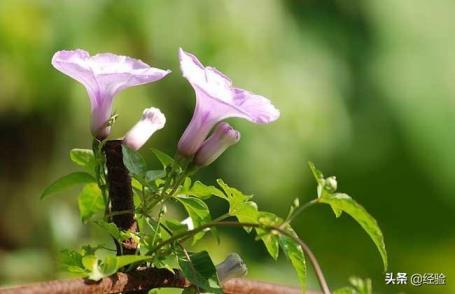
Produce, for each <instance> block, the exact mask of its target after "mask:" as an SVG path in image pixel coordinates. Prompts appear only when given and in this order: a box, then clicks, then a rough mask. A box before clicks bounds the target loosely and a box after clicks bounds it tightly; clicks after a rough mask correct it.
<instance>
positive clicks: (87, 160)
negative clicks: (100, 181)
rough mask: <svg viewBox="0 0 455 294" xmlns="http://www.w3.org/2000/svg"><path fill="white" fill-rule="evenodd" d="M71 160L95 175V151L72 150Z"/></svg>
mask: <svg viewBox="0 0 455 294" xmlns="http://www.w3.org/2000/svg"><path fill="white" fill-rule="evenodd" d="M70 158H71V160H72V161H73V162H74V163H75V164H77V165H79V166H82V167H84V168H86V169H87V170H88V171H89V172H91V173H93V172H94V171H95V165H96V160H95V155H94V154H93V150H91V149H78V148H76V149H72V150H71V151H70Z"/></svg>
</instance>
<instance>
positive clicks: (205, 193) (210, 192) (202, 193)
mask: <svg viewBox="0 0 455 294" xmlns="http://www.w3.org/2000/svg"><path fill="white" fill-rule="evenodd" d="M185 184H187V183H184V185H183V187H182V190H181V191H180V193H181V194H185V195H191V196H195V197H198V198H201V199H204V200H205V199H208V198H210V197H212V196H217V197H220V198H223V199H226V196H225V195H224V193H223V192H222V191H221V190H220V189H218V188H216V187H215V186H207V185H206V184H204V183H202V182H200V181H196V182H194V184H193V185H192V186H191V187H189V186H186V185H185ZM190 184H191V182H190ZM187 185H188V184H187Z"/></svg>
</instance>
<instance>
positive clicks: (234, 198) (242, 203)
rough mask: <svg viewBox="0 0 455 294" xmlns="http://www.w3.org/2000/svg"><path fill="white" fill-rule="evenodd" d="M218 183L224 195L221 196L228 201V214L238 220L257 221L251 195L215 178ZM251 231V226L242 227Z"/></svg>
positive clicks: (254, 204)
mask: <svg viewBox="0 0 455 294" xmlns="http://www.w3.org/2000/svg"><path fill="white" fill-rule="evenodd" d="M217 182H218V185H220V187H221V188H222V189H223V191H224V193H225V196H224V197H221V198H224V199H226V200H227V201H228V202H229V215H231V216H235V217H236V218H237V219H238V220H239V222H247V223H248V222H257V218H258V208H257V205H256V203H255V202H253V201H250V199H251V198H252V196H250V195H245V194H243V193H242V192H240V191H239V190H237V189H235V188H232V187H229V186H228V185H227V184H226V183H224V182H223V180H221V179H218V180H217ZM244 229H245V230H246V231H247V232H251V228H249V227H245V228H244Z"/></svg>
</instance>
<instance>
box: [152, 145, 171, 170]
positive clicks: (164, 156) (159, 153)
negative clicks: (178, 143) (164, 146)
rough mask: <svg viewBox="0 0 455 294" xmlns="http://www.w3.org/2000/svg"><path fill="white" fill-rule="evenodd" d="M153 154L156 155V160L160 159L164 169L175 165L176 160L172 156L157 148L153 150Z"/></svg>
mask: <svg viewBox="0 0 455 294" xmlns="http://www.w3.org/2000/svg"><path fill="white" fill-rule="evenodd" d="M152 152H153V154H155V156H156V158H158V160H159V161H160V162H161V164H162V165H163V167H164V168H166V167H168V166H170V165H172V164H173V163H174V159H173V158H172V157H171V156H169V155H167V154H166V153H164V152H163V151H160V150H158V149H156V148H152Z"/></svg>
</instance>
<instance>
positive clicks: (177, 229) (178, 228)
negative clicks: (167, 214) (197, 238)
mask: <svg viewBox="0 0 455 294" xmlns="http://www.w3.org/2000/svg"><path fill="white" fill-rule="evenodd" d="M164 222H165V224H166V227H167V228H169V229H170V230H171V231H172V233H173V234H179V233H182V232H185V231H187V230H188V226H187V225H185V224H182V223H181V222H178V221H176V220H174V219H167V220H165V221H164Z"/></svg>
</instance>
